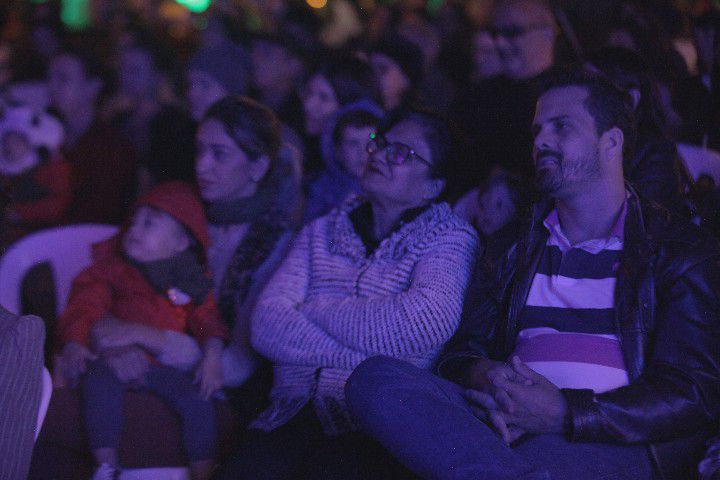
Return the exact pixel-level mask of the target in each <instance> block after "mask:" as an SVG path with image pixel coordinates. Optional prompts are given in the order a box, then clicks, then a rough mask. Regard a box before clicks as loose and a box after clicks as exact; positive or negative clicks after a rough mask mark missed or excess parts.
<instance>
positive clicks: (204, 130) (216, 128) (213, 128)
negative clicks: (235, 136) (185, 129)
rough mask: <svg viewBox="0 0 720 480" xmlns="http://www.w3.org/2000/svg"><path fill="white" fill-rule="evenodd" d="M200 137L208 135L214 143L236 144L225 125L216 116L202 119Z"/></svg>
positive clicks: (199, 129)
mask: <svg viewBox="0 0 720 480" xmlns="http://www.w3.org/2000/svg"><path fill="white" fill-rule="evenodd" d="M198 137H199V138H200V139H204V137H207V139H208V140H212V143H214V144H228V145H233V144H234V142H233V140H232V138H230V136H229V135H228V134H227V132H226V131H225V126H224V125H223V124H222V122H220V120H217V119H215V118H206V119H205V120H203V121H202V123H201V124H200V128H198Z"/></svg>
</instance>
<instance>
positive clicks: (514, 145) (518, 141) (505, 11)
mask: <svg viewBox="0 0 720 480" xmlns="http://www.w3.org/2000/svg"><path fill="white" fill-rule="evenodd" d="M487 30H488V33H489V34H490V35H491V36H492V39H493V41H494V44H495V48H496V50H497V53H498V55H499V57H500V60H501V61H502V67H503V68H502V74H501V75H500V76H489V77H486V78H482V79H481V80H479V81H477V82H474V83H472V84H471V85H470V86H469V88H467V89H466V90H465V91H463V92H462V93H461V94H460V95H458V96H457V98H456V100H455V105H454V107H452V108H451V112H450V114H449V116H448V118H449V120H450V122H451V127H452V131H453V138H455V139H456V140H457V148H458V155H457V156H456V157H455V159H456V163H455V164H454V165H453V166H452V171H451V177H450V178H449V181H450V182H451V185H450V186H451V187H452V190H453V191H452V192H451V193H452V194H455V198H457V195H461V194H463V193H465V192H467V191H468V190H469V189H471V188H473V187H475V186H477V185H478V184H479V183H480V182H481V181H482V179H483V178H485V177H486V176H487V175H488V172H489V171H490V170H491V169H492V168H493V167H497V166H499V167H501V168H503V169H504V170H507V171H508V172H510V173H513V174H522V175H525V176H528V177H529V176H531V175H532V173H533V171H532V162H531V161H530V158H531V152H532V149H531V144H532V134H531V132H530V123H531V121H532V118H533V112H534V109H535V99H536V94H535V86H534V83H535V80H536V79H537V78H538V76H540V75H541V74H542V73H543V72H545V71H547V70H548V69H549V68H550V67H552V66H553V64H554V63H555V52H556V50H557V36H558V35H557V33H558V28H557V26H556V24H555V19H554V16H553V13H552V10H551V9H550V7H549V4H548V2H547V1H546V0H500V1H498V2H495V3H494V6H493V9H492V14H491V22H490V26H489V27H488V29H487Z"/></svg>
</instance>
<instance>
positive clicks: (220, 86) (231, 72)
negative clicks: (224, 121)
mask: <svg viewBox="0 0 720 480" xmlns="http://www.w3.org/2000/svg"><path fill="white" fill-rule="evenodd" d="M250 68H251V61H250V56H249V55H248V54H247V52H246V51H245V49H244V48H242V47H241V46H240V45H236V44H234V43H230V42H227V43H222V44H220V45H218V46H215V47H210V48H205V49H202V50H200V51H199V52H198V53H197V54H196V55H195V57H194V58H193V59H192V60H191V61H190V63H189V65H188V69H187V72H188V73H187V80H188V91H187V97H188V103H189V104H190V111H191V113H192V116H193V118H194V119H195V120H200V119H201V118H202V117H203V115H204V114H205V112H206V111H207V110H208V108H210V106H211V105H212V104H213V103H215V102H216V101H218V100H220V99H221V98H225V97H227V96H230V95H244V94H246V93H247V90H248V84H249V82H250Z"/></svg>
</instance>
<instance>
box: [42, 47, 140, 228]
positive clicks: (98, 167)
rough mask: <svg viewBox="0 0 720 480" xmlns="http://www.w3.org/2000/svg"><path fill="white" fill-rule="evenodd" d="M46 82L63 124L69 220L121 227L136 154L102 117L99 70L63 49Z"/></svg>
mask: <svg viewBox="0 0 720 480" xmlns="http://www.w3.org/2000/svg"><path fill="white" fill-rule="evenodd" d="M47 81H48V91H49V96H50V104H51V106H52V107H53V108H54V109H56V110H57V112H58V113H59V114H60V116H61V117H62V120H63V123H64V125H65V142H64V143H63V146H62V153H63V156H64V157H65V160H67V162H68V163H69V164H70V167H71V172H72V189H73V198H72V202H71V204H70V208H69V210H68V215H67V220H68V221H69V222H73V223H80V222H95V223H116V224H119V223H120V222H121V221H122V220H123V219H124V218H125V216H126V214H127V211H128V209H129V207H130V206H131V204H132V198H133V195H134V190H135V153H134V151H133V149H132V147H131V146H130V144H129V143H128V141H127V140H126V139H124V138H123V137H122V136H121V135H120V134H119V133H118V132H117V131H116V130H115V129H113V128H112V127H110V126H109V125H107V124H104V123H103V122H101V121H100V119H99V118H98V114H97V103H98V99H99V97H100V94H101V90H102V88H103V80H102V78H101V68H100V67H99V66H98V64H97V62H96V61H95V60H94V59H93V57H92V56H90V55H88V54H84V53H81V52H80V51H77V50H65V51H63V52H61V53H59V54H57V55H56V56H55V57H54V58H53V60H52V61H51V62H50V64H49V66H48V74H47Z"/></svg>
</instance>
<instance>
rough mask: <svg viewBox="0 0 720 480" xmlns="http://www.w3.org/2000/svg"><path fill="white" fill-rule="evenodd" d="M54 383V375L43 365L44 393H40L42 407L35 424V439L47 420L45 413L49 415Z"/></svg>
mask: <svg viewBox="0 0 720 480" xmlns="http://www.w3.org/2000/svg"><path fill="white" fill-rule="evenodd" d="M52 391H53V384H52V377H51V376H50V372H48V369H47V368H45V367H43V372H42V393H41V394H40V408H39V409H38V418H37V424H36V426H35V440H36V441H37V438H38V435H40V430H41V429H42V425H43V422H44V421H45V415H47V411H48V407H49V406H50V397H52Z"/></svg>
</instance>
